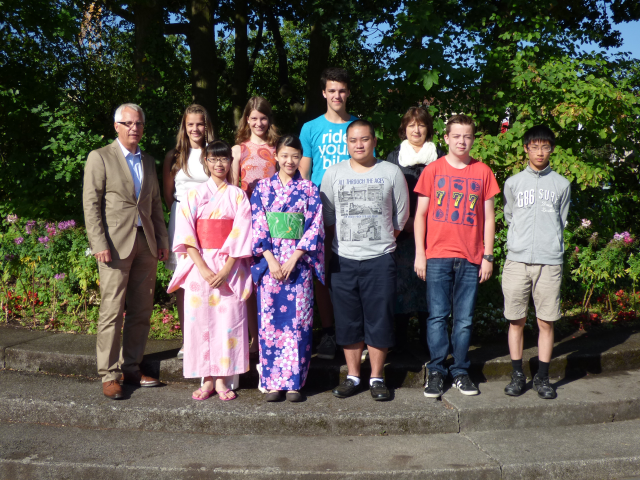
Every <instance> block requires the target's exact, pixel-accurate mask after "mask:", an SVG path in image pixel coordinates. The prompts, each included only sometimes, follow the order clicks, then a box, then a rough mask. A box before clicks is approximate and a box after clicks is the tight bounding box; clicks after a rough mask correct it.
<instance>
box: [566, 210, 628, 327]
mask: <svg viewBox="0 0 640 480" xmlns="http://www.w3.org/2000/svg"><path fill="white" fill-rule="evenodd" d="M565 237H566V239H567V243H568V244H569V245H571V244H575V247H574V248H571V249H569V248H568V249H567V250H568V251H570V252H571V254H570V255H569V258H568V259H567V262H568V265H569V268H570V272H571V279H572V280H573V281H574V282H575V284H574V286H575V285H578V286H579V287H581V289H582V294H583V295H582V302H581V306H582V313H583V314H584V315H583V316H582V317H580V318H579V319H577V320H576V321H580V322H589V323H590V324H593V323H594V322H595V318H594V317H592V316H589V314H588V311H589V306H590V304H591V299H592V296H593V294H594V292H601V293H602V294H603V297H602V300H603V301H604V303H606V304H607V305H608V307H609V311H610V315H611V319H612V320H613V321H616V320H617V319H622V318H624V319H626V320H628V319H635V317H636V312H635V310H629V309H628V308H627V304H626V303H624V302H622V301H620V299H621V298H622V297H624V296H625V295H627V294H626V293H625V292H624V290H621V289H620V288H619V287H621V286H627V285H629V283H630V282H629V280H632V282H631V283H633V288H632V294H631V296H630V298H632V299H635V298H636V293H635V283H636V280H637V278H638V274H639V273H640V272H638V271H637V270H640V265H638V264H640V262H638V261H637V249H638V243H639V242H638V241H637V239H636V238H635V237H634V236H633V235H632V234H631V233H629V232H628V231H625V232H622V233H618V232H615V233H614V234H613V236H612V237H610V238H609V239H608V240H607V239H605V238H601V236H600V235H599V234H598V232H594V231H593V229H592V222H591V221H590V220H589V219H586V218H583V219H582V220H581V222H580V226H579V227H578V228H577V229H576V230H575V231H573V232H568V233H565ZM614 292H615V294H614ZM627 303H628V302H627ZM614 306H615V309H614ZM616 309H617V310H618V312H617V313H616Z"/></svg>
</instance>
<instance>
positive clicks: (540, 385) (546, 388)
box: [533, 374, 558, 400]
mask: <svg viewBox="0 0 640 480" xmlns="http://www.w3.org/2000/svg"><path fill="white" fill-rule="evenodd" d="M533 389H534V390H535V391H536V392H538V396H539V397H540V398H544V399H545V400H552V399H554V398H556V397H557V396H558V394H557V393H556V389H555V388H553V387H552V386H551V383H549V377H544V378H540V377H539V376H538V374H536V375H535V376H534V377H533Z"/></svg>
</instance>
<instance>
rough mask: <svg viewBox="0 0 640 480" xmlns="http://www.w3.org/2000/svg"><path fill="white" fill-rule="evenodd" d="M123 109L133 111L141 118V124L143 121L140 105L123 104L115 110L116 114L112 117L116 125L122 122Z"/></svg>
mask: <svg viewBox="0 0 640 480" xmlns="http://www.w3.org/2000/svg"><path fill="white" fill-rule="evenodd" d="M125 108H130V109H131V110H135V111H136V112H138V113H139V114H140V115H141V116H142V121H143V122H144V121H145V119H144V110H142V107H141V106H140V105H136V104H135V103H123V104H122V105H120V106H119V107H118V108H117V109H116V113H115V114H114V115H113V121H114V122H116V123H117V122H121V121H122V112H123V111H124V109H125Z"/></svg>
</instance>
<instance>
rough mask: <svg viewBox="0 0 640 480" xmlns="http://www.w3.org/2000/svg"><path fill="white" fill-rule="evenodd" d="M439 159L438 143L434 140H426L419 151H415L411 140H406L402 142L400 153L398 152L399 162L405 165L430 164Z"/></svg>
mask: <svg viewBox="0 0 640 480" xmlns="http://www.w3.org/2000/svg"><path fill="white" fill-rule="evenodd" d="M437 159H438V152H437V150H436V144H435V143H433V142H425V143H424V145H422V148H421V149H420V150H419V151H417V152H416V151H415V150H414V149H413V147H412V146H411V144H410V143H409V140H404V141H403V142H402V143H401V144H400V153H399V154H398V163H399V164H400V165H402V166H403V167H412V166H414V165H418V164H419V165H429V164H430V163H431V162H433V161H434V160H437Z"/></svg>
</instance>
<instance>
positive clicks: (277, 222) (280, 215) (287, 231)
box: [267, 212, 304, 240]
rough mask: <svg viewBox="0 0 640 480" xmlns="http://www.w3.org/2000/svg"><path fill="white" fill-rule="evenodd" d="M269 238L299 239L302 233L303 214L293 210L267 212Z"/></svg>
mask: <svg viewBox="0 0 640 480" xmlns="http://www.w3.org/2000/svg"><path fill="white" fill-rule="evenodd" d="M267 223H268V224H269V231H270V232H271V238H293V239H296V240H299V239H301V238H302V234H303V233H304V214H303V213H295V212H267Z"/></svg>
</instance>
